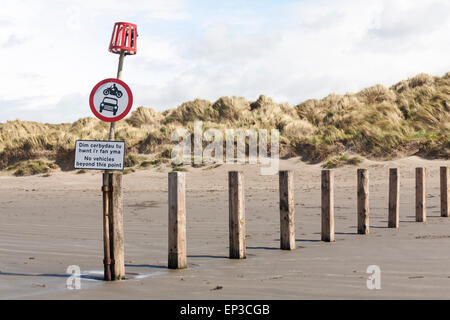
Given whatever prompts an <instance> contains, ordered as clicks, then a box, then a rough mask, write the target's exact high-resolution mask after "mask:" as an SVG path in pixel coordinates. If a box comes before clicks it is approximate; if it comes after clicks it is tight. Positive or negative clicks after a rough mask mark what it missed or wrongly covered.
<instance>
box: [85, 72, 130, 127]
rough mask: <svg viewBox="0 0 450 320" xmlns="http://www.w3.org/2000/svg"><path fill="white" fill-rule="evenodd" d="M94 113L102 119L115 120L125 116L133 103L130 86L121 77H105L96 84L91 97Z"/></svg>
mask: <svg viewBox="0 0 450 320" xmlns="http://www.w3.org/2000/svg"><path fill="white" fill-rule="evenodd" d="M89 105H90V106H91V110H92V113H93V114H94V115H95V116H96V117H97V118H99V119H100V120H102V121H106V122H115V121H119V120H120V119H122V118H123V117H125V116H126V115H127V114H128V112H130V110H131V106H132V105H133V94H132V93H131V90H130V87H128V85H127V84H126V83H125V82H123V81H122V80H119V79H114V78H111V79H105V80H102V81H100V82H99V83H97V84H96V85H95V87H94V88H93V89H92V91H91V95H90V97H89Z"/></svg>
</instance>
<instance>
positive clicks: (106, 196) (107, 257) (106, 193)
mask: <svg viewBox="0 0 450 320" xmlns="http://www.w3.org/2000/svg"><path fill="white" fill-rule="evenodd" d="M124 58H125V53H124V52H121V53H120V57H119V66H118V68H117V79H121V78H122V68H123V60H124ZM115 124H116V123H115V122H111V125H110V127H109V136H108V141H112V140H114V138H115V132H114V129H115ZM109 171H110V170H105V173H104V174H103V186H102V191H103V246H104V262H103V263H104V279H105V280H106V281H111V280H112V277H111V274H112V270H111V269H112V265H113V264H114V261H112V260H111V246H110V243H111V239H110V236H109V235H110V230H109V223H110V216H109V213H110V205H109V202H110V191H112V190H110V185H109V184H110V183H109V181H110V179H109V176H110V173H109Z"/></svg>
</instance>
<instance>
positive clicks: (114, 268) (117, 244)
mask: <svg viewBox="0 0 450 320" xmlns="http://www.w3.org/2000/svg"><path fill="white" fill-rule="evenodd" d="M109 189H110V206H109V217H110V219H109V232H110V248H111V249H110V250H111V277H112V279H113V280H120V279H124V278H125V253H124V238H123V200H122V199H123V194H122V173H121V172H114V173H110V174H109Z"/></svg>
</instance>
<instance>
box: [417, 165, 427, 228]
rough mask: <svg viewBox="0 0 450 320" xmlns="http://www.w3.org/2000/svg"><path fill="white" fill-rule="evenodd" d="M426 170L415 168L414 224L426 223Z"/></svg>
mask: <svg viewBox="0 0 450 320" xmlns="http://www.w3.org/2000/svg"><path fill="white" fill-rule="evenodd" d="M426 189H427V170H426V168H416V222H426V221H427V194H426V193H427V192H426Z"/></svg>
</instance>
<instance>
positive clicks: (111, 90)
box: [103, 84, 122, 98]
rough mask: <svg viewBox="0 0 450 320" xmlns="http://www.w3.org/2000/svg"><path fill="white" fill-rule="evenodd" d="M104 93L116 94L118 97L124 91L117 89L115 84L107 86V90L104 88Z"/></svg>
mask: <svg viewBox="0 0 450 320" xmlns="http://www.w3.org/2000/svg"><path fill="white" fill-rule="evenodd" d="M103 94H104V95H105V96H107V95H109V94H110V95H113V96H116V97H117V98H120V97H122V91H120V90H119V89H117V87H116V84H113V85H112V86H111V87H109V88H106V89H105V90H103Z"/></svg>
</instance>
